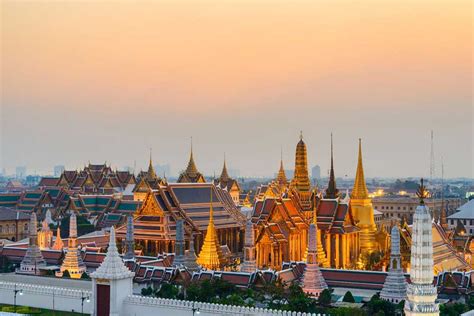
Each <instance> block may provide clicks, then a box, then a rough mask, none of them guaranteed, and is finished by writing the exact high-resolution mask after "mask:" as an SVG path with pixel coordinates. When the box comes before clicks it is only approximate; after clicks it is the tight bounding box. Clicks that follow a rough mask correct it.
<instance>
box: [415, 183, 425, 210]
mask: <svg viewBox="0 0 474 316" xmlns="http://www.w3.org/2000/svg"><path fill="white" fill-rule="evenodd" d="M423 182H424V180H423V178H421V180H420V185H419V186H418V190H417V191H416V196H418V198H419V199H420V205H425V198H427V197H428V192H427V191H426V188H425V185H424V183H423Z"/></svg>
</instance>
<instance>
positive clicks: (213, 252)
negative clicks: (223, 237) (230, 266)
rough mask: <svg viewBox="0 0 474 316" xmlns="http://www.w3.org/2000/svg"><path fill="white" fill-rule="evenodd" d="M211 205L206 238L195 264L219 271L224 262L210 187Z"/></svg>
mask: <svg viewBox="0 0 474 316" xmlns="http://www.w3.org/2000/svg"><path fill="white" fill-rule="evenodd" d="M210 190H211V205H210V208H209V225H208V226H207V232H206V237H205V239H204V244H203V245H202V248H201V252H200V253H199V256H198V258H197V260H196V262H197V264H199V265H200V266H201V267H203V268H206V269H209V270H219V269H220V268H221V267H222V266H223V265H224V262H225V259H224V256H223V255H222V251H221V246H220V244H219V239H218V238H217V233H216V227H215V226H214V210H213V208H212V193H213V188H212V186H211V188H210Z"/></svg>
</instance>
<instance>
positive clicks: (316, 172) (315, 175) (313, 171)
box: [311, 165, 321, 180]
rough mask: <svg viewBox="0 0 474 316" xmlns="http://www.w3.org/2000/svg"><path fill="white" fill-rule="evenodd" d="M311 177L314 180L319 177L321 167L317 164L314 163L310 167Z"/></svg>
mask: <svg viewBox="0 0 474 316" xmlns="http://www.w3.org/2000/svg"><path fill="white" fill-rule="evenodd" d="M311 178H312V179H314V180H320V179H321V167H320V166H319V165H316V166H314V167H313V168H311Z"/></svg>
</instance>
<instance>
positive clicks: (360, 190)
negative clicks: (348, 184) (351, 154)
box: [351, 138, 369, 200]
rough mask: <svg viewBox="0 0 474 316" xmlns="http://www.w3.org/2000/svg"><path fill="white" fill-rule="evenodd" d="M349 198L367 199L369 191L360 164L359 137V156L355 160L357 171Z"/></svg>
mask: <svg viewBox="0 0 474 316" xmlns="http://www.w3.org/2000/svg"><path fill="white" fill-rule="evenodd" d="M351 198H353V199H360V200H363V199H368V198H369V192H368V190H367V185H366V183H365V177H364V166H363V164H362V140H361V139H360V138H359V158H358V160H357V171H356V176H355V180H354V188H353V189H352V194H351Z"/></svg>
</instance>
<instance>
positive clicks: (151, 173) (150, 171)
mask: <svg viewBox="0 0 474 316" xmlns="http://www.w3.org/2000/svg"><path fill="white" fill-rule="evenodd" d="M147 177H148V179H149V180H154V179H156V178H157V176H156V172H155V168H153V160H152V152H151V148H150V162H149V164H148V172H147Z"/></svg>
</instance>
